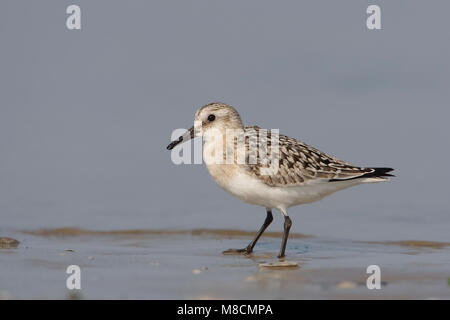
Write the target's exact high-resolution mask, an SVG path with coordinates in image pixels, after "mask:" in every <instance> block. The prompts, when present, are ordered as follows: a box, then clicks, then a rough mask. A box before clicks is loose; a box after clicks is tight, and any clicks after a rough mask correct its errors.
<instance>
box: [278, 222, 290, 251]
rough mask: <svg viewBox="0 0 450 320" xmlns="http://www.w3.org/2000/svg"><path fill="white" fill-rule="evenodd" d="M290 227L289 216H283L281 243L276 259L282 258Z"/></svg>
mask: <svg viewBox="0 0 450 320" xmlns="http://www.w3.org/2000/svg"><path fill="white" fill-rule="evenodd" d="M291 226H292V221H291V218H289V216H284V233H283V240H282V242H281V249H280V254H279V255H278V258H283V257H284V251H285V250H286V243H287V239H288V236H289V230H290V229H291Z"/></svg>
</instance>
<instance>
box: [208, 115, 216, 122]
mask: <svg viewBox="0 0 450 320" xmlns="http://www.w3.org/2000/svg"><path fill="white" fill-rule="evenodd" d="M215 119H216V116H215V115H213V114H210V115H209V116H208V120H209V121H214V120H215Z"/></svg>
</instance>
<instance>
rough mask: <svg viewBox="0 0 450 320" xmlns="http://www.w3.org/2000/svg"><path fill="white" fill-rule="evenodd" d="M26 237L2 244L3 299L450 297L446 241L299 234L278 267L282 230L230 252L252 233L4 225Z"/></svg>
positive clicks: (449, 254)
mask: <svg viewBox="0 0 450 320" xmlns="http://www.w3.org/2000/svg"><path fill="white" fill-rule="evenodd" d="M2 233H4V234H2V236H9V237H12V238H15V239H17V240H19V241H20V244H19V245H18V246H17V247H16V248H10V249H0V266H1V272H0V298H2V299H15V298H18V299H29V298H38V299H50V298H56V299H74V298H76V299H95V298H100V299H116V298H124V299H314V298H325V299H345V298H356V299H359V298H361V299H362V298H368V299H382V298H386V299H398V298H406V299H416V298H419V299H434V298H436V299H449V298H450V287H449V284H448V281H449V277H450V269H449V267H448V266H449V265H450V261H449V260H450V258H449V257H450V243H445V242H432V241H427V242H424V241H420V240H421V239H417V240H414V239H412V240H408V241H406V240H405V241H396V242H389V241H387V242H383V241H377V242H362V241H352V240H344V239H332V238H321V237H315V236H307V235H302V234H298V233H293V234H292V237H291V239H290V242H289V244H288V249H289V250H290V255H289V256H288V257H287V259H286V260H285V261H288V262H295V263H296V264H298V268H286V267H281V268H270V267H269V268H260V267H259V266H260V265H261V264H262V265H264V264H269V265H270V264H274V263H275V264H277V263H278V261H279V260H278V259H277V257H276V256H277V252H278V248H279V244H280V239H279V233H277V232H275V233H270V232H269V233H267V234H265V235H264V236H263V237H262V238H261V239H260V243H259V246H258V247H257V248H256V250H255V251H254V253H253V254H251V255H248V256H244V255H237V256H225V255H222V254H221V251H222V250H223V249H224V248H228V247H233V246H235V247H236V246H239V245H242V244H243V243H246V242H247V241H248V240H249V239H250V238H251V237H252V235H253V233H254V231H239V230H228V229H195V230H146V229H141V230H112V231H109V230H107V231H105V230H84V229H76V228H63V229H49V230H29V231H28V232H26V233H24V232H22V231H11V230H9V231H8V230H6V231H5V230H2ZM72 264H76V265H79V266H80V268H81V285H82V289H81V290H80V291H69V290H67V289H66V279H67V276H68V275H67V274H66V268H67V266H69V265H72ZM372 264H377V265H379V266H380V268H381V289H380V290H369V289H367V287H366V279H367V277H368V276H369V275H368V274H366V268H367V266H369V265H372Z"/></svg>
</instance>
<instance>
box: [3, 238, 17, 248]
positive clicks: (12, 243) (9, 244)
mask: <svg viewBox="0 0 450 320" xmlns="http://www.w3.org/2000/svg"><path fill="white" fill-rule="evenodd" d="M19 243H20V242H19V241H17V240H16V239H13V238H8V237H0V248H4V249H9V248H17V246H18V245H19Z"/></svg>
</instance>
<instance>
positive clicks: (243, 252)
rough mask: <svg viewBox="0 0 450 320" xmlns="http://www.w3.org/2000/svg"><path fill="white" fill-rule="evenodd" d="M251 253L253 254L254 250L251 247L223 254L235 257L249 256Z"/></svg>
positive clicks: (226, 251)
mask: <svg viewBox="0 0 450 320" xmlns="http://www.w3.org/2000/svg"><path fill="white" fill-rule="evenodd" d="M250 253H252V250H251V249H250V248H249V247H247V248H244V249H228V250H225V251H223V252H222V254H225V255H233V254H245V255H248V254H250Z"/></svg>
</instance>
